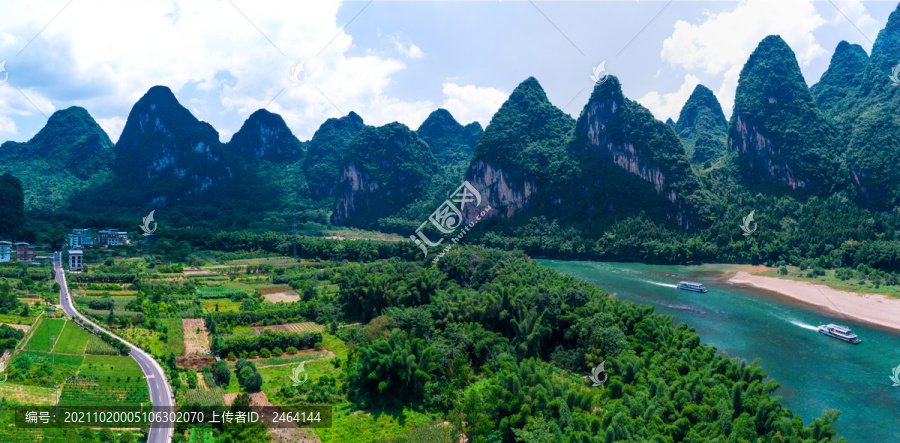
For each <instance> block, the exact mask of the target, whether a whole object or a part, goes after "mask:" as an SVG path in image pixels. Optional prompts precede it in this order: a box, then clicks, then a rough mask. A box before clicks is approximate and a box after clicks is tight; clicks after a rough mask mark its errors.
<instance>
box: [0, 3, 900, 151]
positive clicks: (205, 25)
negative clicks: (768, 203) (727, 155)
mask: <svg viewBox="0 0 900 443" xmlns="http://www.w3.org/2000/svg"><path fill="white" fill-rule="evenodd" d="M896 7H897V2H896V1H859V0H834V1H833V2H831V1H810V0H759V1H756V0H742V1H709V2H689V1H678V0H676V1H668V0H661V1H653V0H651V1H646V0H642V1H574V2H562V1H533V2H532V1H527V0H526V1H510V0H504V1H493V2H488V1H483V2H480V1H417V2H401V1H382V0H375V1H343V2H337V1H333V2H332V1H320V0H302V1H297V0H294V1H285V2H281V1H266V0H191V1H172V0H168V1H156V0H148V1H122V0H44V1H40V0H38V1H32V0H28V1H24V0H23V1H19V0H10V1H5V2H4V3H3V6H2V10H3V13H2V14H0V68H3V69H4V71H0V82H2V84H0V141H5V140H14V141H26V140H28V139H30V138H31V137H32V136H34V134H35V133H37V131H39V130H40V129H41V127H43V125H44V124H45V123H46V121H47V117H49V116H50V115H51V114H52V113H53V112H55V111H58V110H61V109H65V108H67V107H70V106H81V107H83V108H85V109H87V110H88V111H89V112H90V113H91V115H92V116H93V117H94V118H95V119H96V120H97V122H98V123H99V124H100V126H101V127H103V129H104V130H105V131H106V132H107V134H109V136H110V138H111V139H112V140H113V141H116V140H117V139H118V137H119V135H120V134H121V131H122V128H123V127H124V125H125V121H126V119H127V118H128V113H129V112H130V111H131V108H132V106H133V105H134V103H135V102H136V101H137V100H138V99H139V98H140V97H141V96H142V95H143V94H144V93H146V91H147V90H148V89H149V88H150V87H152V86H154V85H165V86H168V87H169V88H171V89H172V91H173V92H174V93H175V95H176V96H177V97H178V99H179V101H180V102H181V104H182V105H184V106H185V107H186V108H187V109H189V110H190V111H191V112H192V113H193V114H194V115H195V116H196V117H197V118H199V119H200V120H203V121H207V122H209V123H210V124H212V125H213V126H214V127H215V128H216V129H217V130H218V131H219V136H220V139H221V140H222V141H223V142H226V141H228V140H229V139H230V138H231V136H232V135H233V134H234V133H235V132H236V131H237V130H238V129H240V127H241V124H242V123H243V122H244V121H245V120H246V119H247V117H248V116H249V115H250V114H252V113H253V112H254V111H256V110H258V109H261V108H265V109H267V110H269V111H271V112H275V113H278V114H280V115H281V116H282V117H283V118H284V120H285V122H286V123H287V124H288V126H289V127H290V129H291V130H292V131H293V132H294V134H295V135H296V136H297V137H298V138H299V139H301V140H308V139H309V138H310V137H312V135H313V134H314V133H315V131H316V129H317V128H318V127H319V125H321V124H322V122H324V121H325V120H326V119H328V118H332V117H340V116H342V115H346V114H347V113H348V112H350V111H354V112H356V113H357V114H359V115H360V116H361V117H362V118H363V120H364V121H365V122H366V123H367V124H369V125H383V124H387V123H390V122H394V121H399V122H401V123H404V124H406V125H407V126H409V127H410V128H412V129H416V128H417V127H418V126H419V124H421V122H422V121H424V120H425V118H426V117H427V116H428V114H430V113H431V112H432V111H434V110H435V109H437V108H445V109H447V110H449V111H450V112H451V113H452V114H453V116H454V117H455V118H456V119H457V120H458V121H459V122H460V123H463V124H467V123H470V122H473V121H478V122H480V123H481V124H482V126H486V125H487V124H488V123H489V122H490V119H491V116H492V115H493V114H494V113H495V112H496V110H497V109H499V107H500V106H501V105H502V104H503V102H504V101H505V100H506V98H507V97H508V96H509V94H510V93H511V92H512V91H513V90H514V89H515V87H516V86H517V85H518V84H519V83H521V82H522V81H523V80H525V79H526V78H528V77H535V78H536V79H537V80H538V81H539V82H540V83H541V85H542V86H543V88H544V90H545V91H546V92H547V95H548V97H549V99H550V101H551V102H552V103H553V104H554V105H556V106H558V107H560V108H561V109H563V110H564V111H565V112H566V113H568V114H570V115H572V116H573V117H577V116H578V114H579V113H580V112H581V109H582V108H583V107H584V105H585V104H586V103H587V100H588V98H589V96H590V93H591V89H592V86H593V82H592V80H591V78H590V76H591V74H592V73H593V71H594V70H595V68H596V67H597V66H602V68H603V69H604V73H608V74H613V75H616V76H617V77H619V79H620V81H621V83H622V87H623V90H624V93H625V95H626V97H628V98H631V99H633V100H637V101H638V102H639V103H641V104H642V105H644V106H645V107H647V108H648V109H650V111H651V112H653V114H654V115H655V116H656V117H657V118H658V119H660V120H665V119H667V118H672V119H673V120H677V118H678V113H679V112H680V110H681V107H682V106H683V105H684V102H685V101H686V100H687V98H688V97H689V96H690V93H691V91H693V89H694V87H695V86H696V85H697V84H703V85H705V86H707V87H709V88H710V89H711V90H712V91H713V92H714V93H715V94H716V96H717V97H718V99H719V101H720V103H721V104H722V107H723V110H724V111H725V114H726V116H730V114H731V107H732V105H733V102H734V92H735V88H736V87H737V81H738V74H739V73H740V69H741V67H742V66H743V64H744V62H745V61H746V60H747V57H748V56H749V54H750V53H751V52H752V51H753V49H754V48H755V47H756V45H757V44H758V43H759V41H761V40H762V39H763V38H764V37H765V36H767V35H770V34H779V35H781V36H782V38H784V40H785V41H786V42H787V43H788V45H790V46H791V48H792V49H793V50H794V52H795V54H796V55H797V59H798V62H799V64H800V67H801V70H802V71H803V75H804V78H805V79H806V81H807V83H808V84H810V85H812V84H815V82H816V81H817V80H818V79H819V77H820V76H821V75H822V73H823V72H824V71H825V69H826V68H827V67H828V63H829V60H830V58H831V54H832V52H833V51H834V48H835V47H836V46H837V44H838V42H840V41H841V40H846V41H848V42H850V43H855V44H859V45H860V46H862V47H863V48H864V49H865V50H866V52H871V48H872V42H873V41H874V40H875V38H876V36H877V35H878V31H879V30H881V28H883V27H884V24H885V23H886V21H887V18H888V16H889V14H890V13H891V12H892V11H893V10H894V9H895V8H896ZM604 62H605V63H604ZM601 63H602V65H601Z"/></svg>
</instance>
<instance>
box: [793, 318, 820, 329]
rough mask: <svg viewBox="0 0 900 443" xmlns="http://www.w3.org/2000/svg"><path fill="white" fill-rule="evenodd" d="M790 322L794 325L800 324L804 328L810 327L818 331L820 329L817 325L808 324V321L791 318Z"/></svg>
mask: <svg viewBox="0 0 900 443" xmlns="http://www.w3.org/2000/svg"><path fill="white" fill-rule="evenodd" d="M790 322H791V324H792V325H796V326H800V327H801V328H803V329H809V330H810V331H818V330H819V328H817V327H815V326H813V325H808V324H806V323H803V322H799V321H797V320H790Z"/></svg>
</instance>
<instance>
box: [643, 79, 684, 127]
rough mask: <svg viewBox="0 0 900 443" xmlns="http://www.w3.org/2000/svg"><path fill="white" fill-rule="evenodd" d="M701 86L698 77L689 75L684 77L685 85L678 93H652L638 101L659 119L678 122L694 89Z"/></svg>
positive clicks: (682, 85)
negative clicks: (683, 107)
mask: <svg viewBox="0 0 900 443" xmlns="http://www.w3.org/2000/svg"><path fill="white" fill-rule="evenodd" d="M699 84H700V79H699V78H697V76H694V75H691V74H687V75H685V76H684V83H682V84H681V87H680V88H678V90H677V91H675V92H670V93H668V94H660V93H659V92H657V91H650V92H648V93H646V94H644V96H643V97H641V98H639V99H638V100H637V101H638V103H640V104H641V105H643V106H644V107H645V108H647V109H649V110H650V112H652V113H653V116H654V117H656V118H657V119H659V120H662V121H665V120H666V119H667V118H671V119H672V120H675V121H677V120H678V114H680V113H681V108H682V106H684V103H685V102H686V101H687V99H688V98H689V97H690V96H691V93H692V92H694V88H696V87H697V85H699Z"/></svg>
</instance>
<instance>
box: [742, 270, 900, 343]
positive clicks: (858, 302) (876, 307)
mask: <svg viewBox="0 0 900 443" xmlns="http://www.w3.org/2000/svg"><path fill="white" fill-rule="evenodd" d="M726 281H727V282H729V283H734V284H736V285H742V286H749V287H753V288H757V289H762V290H765V291H769V292H774V293H776V294H780V295H784V296H786V297H790V298H792V299H794V300H798V301H800V302H803V303H806V304H810V305H814V306H818V307H821V308H823V309H825V310H828V311H830V312H832V313H834V315H838V316H840V315H841V313H843V314H844V315H845V316H846V317H848V318H850V319H853V320H858V321H861V322H865V323H870V324H874V325H878V326H882V327H885V328H888V329H892V330H895V331H900V299H892V298H888V297H887V296H884V295H880V294H859V293H856V292H847V291H839V290H837V289H832V288H830V287H828V286H825V285H817V284H814V283H812V282H806V281H797V280H787V279H781V278H775V277H763V276H760V275H752V274H749V273H747V272H744V271H738V272H737V273H736V274H735V275H734V276H733V277H731V278H729V279H728V280H726ZM826 296H827V298H826Z"/></svg>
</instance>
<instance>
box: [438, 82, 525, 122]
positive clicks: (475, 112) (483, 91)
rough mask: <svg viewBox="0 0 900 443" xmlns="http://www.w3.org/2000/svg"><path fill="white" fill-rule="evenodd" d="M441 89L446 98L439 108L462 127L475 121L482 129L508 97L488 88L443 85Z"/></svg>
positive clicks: (452, 84)
mask: <svg viewBox="0 0 900 443" xmlns="http://www.w3.org/2000/svg"><path fill="white" fill-rule="evenodd" d="M443 88H444V89H443V92H444V96H445V97H446V98H445V99H444V103H443V104H442V105H441V107H442V108H444V109H446V110H448V111H450V113H451V114H453V118H455V119H456V121H458V122H460V123H462V124H464V125H465V124H469V123H471V122H473V121H477V122H479V123H481V126H482V127H486V126H487V125H488V123H490V121H491V117H493V116H494V114H495V113H496V112H497V110H498V109H500V106H501V105H503V102H505V101H506V99H507V98H508V97H509V94H508V93H507V92H505V91H501V90H499V89H494V88H488V87H478V86H473V85H465V86H460V85H457V84H456V83H444V84H443Z"/></svg>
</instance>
